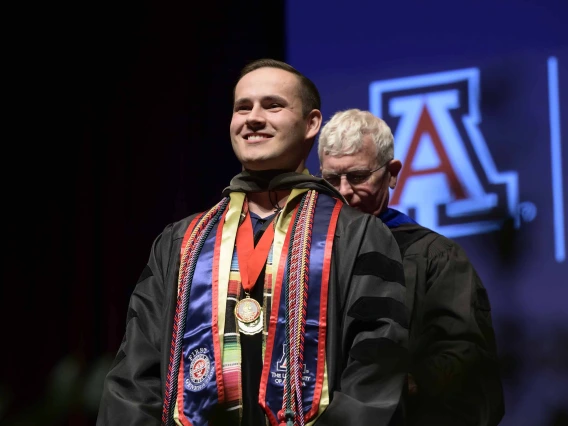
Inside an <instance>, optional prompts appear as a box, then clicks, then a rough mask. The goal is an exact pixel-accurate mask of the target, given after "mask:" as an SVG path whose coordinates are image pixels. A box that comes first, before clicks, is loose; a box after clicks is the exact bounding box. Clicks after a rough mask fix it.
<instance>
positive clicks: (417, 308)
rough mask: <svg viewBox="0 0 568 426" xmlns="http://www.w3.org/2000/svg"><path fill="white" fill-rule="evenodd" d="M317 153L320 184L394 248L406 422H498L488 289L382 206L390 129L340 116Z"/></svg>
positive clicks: (433, 239)
mask: <svg viewBox="0 0 568 426" xmlns="http://www.w3.org/2000/svg"><path fill="white" fill-rule="evenodd" d="M318 155H319V159H320V163H321V175H322V177H323V178H325V179H326V180H327V181H328V182H329V183H331V184H332V185H333V186H334V187H336V188H337V189H338V190H339V192H341V194H342V195H343V196H344V197H345V199H346V200H347V202H348V203H349V204H350V205H351V206H353V207H355V208H357V209H359V210H361V211H363V212H366V213H369V214H372V215H374V216H378V217H379V218H380V219H382V221H383V222H384V223H385V224H386V225H387V226H388V227H389V228H390V229H391V231H392V233H393V235H394V237H395V239H396V240H397V242H398V244H399V247H400V251H401V255H402V257H403V266H404V275H405V281H406V286H407V292H406V296H407V300H406V304H407V307H408V309H409V312H410V326H409V327H410V333H409V351H410V362H409V374H408V393H409V398H408V405H407V417H408V424H409V425H420V426H427V425H436V426H446V425H447V426H460V425H463V426H466V425H475V426H493V425H497V424H499V422H500V421H501V419H502V417H503V414H504V403H503V391H502V386H501V379H500V375H499V368H498V359H497V349H496V344H495V335H494V332H493V325H492V320H491V308H490V304H489V299H488V296H487V292H486V290H485V288H484V286H483V284H482V282H481V280H480V278H479V276H478V275H477V273H476V271H475V269H474V267H473V266H472V264H471V263H470V261H469V260H468V258H467V256H466V254H465V252H464V251H463V249H462V248H461V247H460V246H459V245H458V244H456V243H455V242H454V241H451V240H450V239H448V238H446V237H444V236H442V235H440V234H438V233H436V232H434V231H432V230H430V229H428V228H425V227H423V226H420V225H419V224H418V223H416V222H415V221H414V220H413V219H412V218H410V217H409V216H407V215H405V214H404V213H402V212H399V211H397V210H395V209H392V208H389V207H388V201H389V188H390V189H394V188H395V185H396V183H397V178H398V175H399V172H400V171H401V168H402V164H401V162H400V161H399V160H397V159H395V158H394V138H393V135H392V132H391V130H390V128H389V126H388V125H387V124H386V123H385V121H383V120H382V119H380V118H378V117H376V116H375V115H373V114H372V113H370V112H368V111H362V110H359V109H348V110H345V111H340V112H337V113H336V114H335V115H333V117H332V118H331V119H330V120H329V121H328V122H327V123H326V124H325V126H324V127H323V129H322V131H321V134H320V137H319V143H318ZM433 190H435V189H433Z"/></svg>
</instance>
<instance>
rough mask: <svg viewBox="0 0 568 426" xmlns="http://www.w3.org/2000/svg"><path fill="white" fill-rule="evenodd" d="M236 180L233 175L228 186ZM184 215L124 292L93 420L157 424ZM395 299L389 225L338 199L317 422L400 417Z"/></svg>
mask: <svg viewBox="0 0 568 426" xmlns="http://www.w3.org/2000/svg"><path fill="white" fill-rule="evenodd" d="M294 175H295V177H294V183H293V186H294V187H300V186H302V185H303V187H306V186H308V187H310V186H311V187H313V188H314V189H317V190H321V191H323V192H329V191H328V190H327V189H326V188H325V186H326V184H324V185H323V186H322V185H318V184H317V182H315V183H314V182H313V181H315V180H316V178H313V177H311V176H307V177H306V176H305V175H304V176H303V177H301V176H300V177H298V176H297V175H298V174H294ZM308 178H309V179H308ZM239 184H240V182H238V181H237V182H235V179H234V180H233V181H232V182H231V186H232V187H233V190H237V189H238V187H239ZM242 187H244V190H247V189H248V188H247V185H242ZM235 188H236V189H235ZM332 193H333V194H334V195H336V193H334V192H333V191H332ZM339 197H340V196H339ZM192 218H193V216H192V217H188V218H185V219H183V220H181V221H179V222H176V223H173V224H170V225H168V226H166V227H165V229H164V231H163V232H162V233H161V234H160V235H159V236H158V237H157V238H156V239H155V241H154V243H153V245H152V248H151V252H150V256H149V260H148V264H147V266H146V267H145V269H144V271H143V272H142V275H141V276H140V279H139V282H138V284H137V286H136V288H135V290H134V292H133V294H132V296H131V299H130V304H129V309H128V315H127V319H126V331H125V334H124V339H123V341H122V344H121V345H120V348H119V349H118V353H117V355H116V359H115V360H114V363H113V365H112V367H111V369H110V371H109V373H108V375H107V376H106V379H105V382H104V389H103V395H102V398H101V402H100V407H99V415H98V419H97V425H101V426H102V425H106V426H112V425H120V426H127V425H158V424H160V418H161V413H162V403H163V398H164V385H165V377H166V375H167V368H168V359H169V354H170V340H171V332H172V324H173V316H174V310H175V305H176V294H177V280H178V270H179V264H180V262H179V253H180V246H181V242H182V239H183V236H184V233H185V231H186V228H187V226H188V224H189V223H190V221H191V219H192ZM404 301H405V288H404V273H403V270H402V263H401V257H400V252H399V248H398V245H397V243H396V242H395V240H394V238H393V236H392V234H391V232H390V231H389V229H388V228H387V227H386V226H385V225H384V224H383V223H382V222H381V221H380V219H378V218H376V217H373V216H370V215H366V214H363V213H360V212H358V211H356V210H355V209H353V208H351V207H349V206H346V205H344V206H343V207H342V209H341V212H340V214H339V217H338V223H337V228H336V231H335V240H334V246H333V253H332V265H331V271H330V281H329V295H328V306H327V321H328V330H327V341H326V343H327V347H326V361H327V366H328V382H329V392H330V405H329V406H328V408H327V409H326V411H325V412H324V413H323V414H322V415H321V416H320V417H319V419H318V420H317V422H316V424H317V425H319V426H325V425H358V426H360V425H385V426H386V425H396V424H402V423H401V422H402V420H400V418H399V416H400V408H399V403H400V400H401V398H402V395H403V393H404V389H405V377H406V368H407V367H406V361H407V339H408V331H407V324H408V314H407V310H406V307H405V306H404Z"/></svg>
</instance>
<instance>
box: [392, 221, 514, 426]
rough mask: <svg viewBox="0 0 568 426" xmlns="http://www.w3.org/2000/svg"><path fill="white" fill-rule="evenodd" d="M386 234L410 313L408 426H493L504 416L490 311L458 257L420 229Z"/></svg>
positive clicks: (446, 242) (456, 249)
mask: <svg viewBox="0 0 568 426" xmlns="http://www.w3.org/2000/svg"><path fill="white" fill-rule="evenodd" d="M391 231H392V232H393V235H394V237H395V239H396V240H397V242H398V244H399V246H400V248H401V251H402V253H403V266H404V273H405V282H406V286H407V306H408V307H409V310H411V320H410V321H411V322H410V335H409V352H410V357H411V364H410V372H411V374H412V375H413V376H414V378H415V381H416V383H417V386H418V393H417V395H416V396H413V397H412V398H410V401H409V409H408V416H409V417H408V424H409V425H411V426H413V425H417V426H418V425H421V426H422V425H424V426H430V425H432V426H433V425H435V426H462V425H463V426H466V425H468V426H469V425H471V426H494V425H497V424H498V423H499V422H500V421H501V419H502V417H503V415H504V402H503V390H502V386H501V379H500V374H499V367H498V359H497V348H496V343H495V335H494V331H493V325H492V320H491V307H490V304H489V299H488V296H487V291H486V289H485V288H484V286H483V284H482V282H481V280H480V278H479V276H478V275H477V273H476V271H475V269H474V268H473V266H472V264H471V263H470V261H469V260H468V258H467V256H466V254H465V252H464V251H463V249H462V248H461V247H460V246H459V245H458V244H456V243H455V242H453V241H451V240H450V239H448V238H446V237H444V236H442V235H440V234H438V233H436V232H434V231H432V230H430V229H427V228H424V227H422V226H420V225H414V224H405V225H402V226H400V227H396V228H392V229H391Z"/></svg>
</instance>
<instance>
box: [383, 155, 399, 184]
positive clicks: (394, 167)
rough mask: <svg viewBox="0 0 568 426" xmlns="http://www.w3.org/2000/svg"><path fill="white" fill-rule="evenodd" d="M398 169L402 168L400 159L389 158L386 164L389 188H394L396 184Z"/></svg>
mask: <svg viewBox="0 0 568 426" xmlns="http://www.w3.org/2000/svg"><path fill="white" fill-rule="evenodd" d="M400 169H402V163H401V162H400V160H397V159H396V158H395V159H394V160H391V161H390V162H389V164H388V166H387V170H388V171H389V175H390V176H389V188H390V189H394V187H395V186H396V181H397V180H398V174H399V173H400Z"/></svg>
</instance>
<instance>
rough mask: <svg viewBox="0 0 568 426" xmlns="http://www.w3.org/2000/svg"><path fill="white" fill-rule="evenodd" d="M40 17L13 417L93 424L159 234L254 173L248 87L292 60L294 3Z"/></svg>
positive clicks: (20, 216)
mask: <svg viewBox="0 0 568 426" xmlns="http://www.w3.org/2000/svg"><path fill="white" fill-rule="evenodd" d="M28 13H29V14H30V15H33V19H32V20H31V21H30V22H28V23H27V25H26V26H25V27H24V28H23V29H25V30H29V34H28V35H29V36H30V38H27V39H26V40H25V43H24V44H23V46H24V47H22V48H21V49H20V50H19V51H18V54H17V55H16V56H17V57H19V58H21V59H22V60H25V61H24V62H22V63H25V65H24V66H22V68H21V72H19V71H16V72H15V74H18V76H17V77H19V78H18V83H17V84H16V85H15V86H14V87H15V88H21V89H22V90H21V94H16V96H15V99H17V100H18V102H16V103H15V104H14V105H19V106H21V109H18V110H17V111H15V112H16V114H15V116H17V117H18V118H20V119H21V121H22V123H23V125H22V126H21V127H20V126H19V125H17V127H18V128H19V133H18V137H17V138H11V139H10V140H9V145H10V150H12V151H10V152H14V153H15V154H13V155H12V154H10V155H9V154H8V153H7V152H8V150H7V148H6V147H5V156H4V172H6V171H7V170H8V169H9V168H10V167H11V169H9V170H10V171H9V173H3V174H5V177H4V182H5V191H4V192H5V194H4V200H5V202H6V201H7V200H9V203H7V204H8V205H9V206H10V207H9V208H6V207H5V208H4V210H5V213H6V211H7V210H8V213H10V215H9V219H5V222H4V225H5V227H6V228H8V229H6V230H5V235H7V236H8V238H7V239H6V240H5V241H6V245H7V247H5V250H6V249H7V251H8V252H9V253H10V254H9V255H8V256H7V257H5V259H7V260H8V261H7V262H6V263H5V265H4V267H3V271H4V272H3V283H2V319H1V321H2V329H3V330H4V331H5V333H4V339H5V340H4V341H5V343H6V344H4V345H2V346H3V347H4V349H3V352H4V355H3V356H2V374H1V377H0V422H2V423H3V424H43V425H63V424H69V425H90V424H94V419H95V416H96V409H97V405H98V398H99V395H100V391H101V388H100V387H101V385H102V378H103V377H104V373H105V371H106V369H107V368H108V364H109V362H110V361H111V359H112V357H114V354H115V352H116V350H117V348H118V345H119V344H120V340H121V339H122V333H123V331H124V325H125V318H126V311H127V304H128V299H129V296H130V293H131V291H132V289H133V287H134V285H135V284H136V282H137V279H138V276H139V275H140V273H141V272H142V270H143V268H144V266H145V264H146V260H147V257H148V254H149V249H150V245H151V243H152V241H153V239H154V238H155V237H156V236H157V235H158V233H159V232H161V230H162V229H163V228H164V227H165V226H166V225H167V224H168V223H170V222H173V221H176V220H179V219H181V218H183V217H185V216H187V215H189V214H191V213H194V212H197V211H201V210H203V209H205V208H207V207H209V206H211V205H212V204H213V203H215V202H216V201H218V200H219V199H220V193H221V190H222V189H223V188H224V187H225V186H226V185H227V184H228V182H229V180H230V178H231V177H232V176H233V175H235V174H236V173H238V172H239V171H240V165H239V163H238V162H237V160H236V158H235V157H234V155H233V151H232V148H231V144H230V139H229V122H230V118H231V108H232V90H233V86H234V83H235V81H236V79H237V76H238V72H239V70H240V68H241V67H242V66H244V65H245V64H246V63H247V62H249V61H251V60H253V59H258V58H262V57H271V58H275V59H280V60H284V59H285V58H284V55H285V46H284V1H283V0H276V1H274V0H272V1H270V2H264V1H260V0H251V1H248V2H226V3H219V2H215V1H212V2H199V3H196V2H189V1H174V2H158V1H141V2H140V1H139V2H134V1H131V2H106V3H100V2H77V3H73V4H67V5H65V6H64V5H59V6H43V9H42V10H39V9H37V10H34V11H33V13H32V12H31V11H28ZM22 40H23V39H22ZM20 80H21V81H22V82H21V83H19V81H20ZM14 124H15V122H14ZM4 144H6V142H5V143H4ZM5 206H6V204H5ZM5 252H6V251H5ZM4 422H6V423H4Z"/></svg>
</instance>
